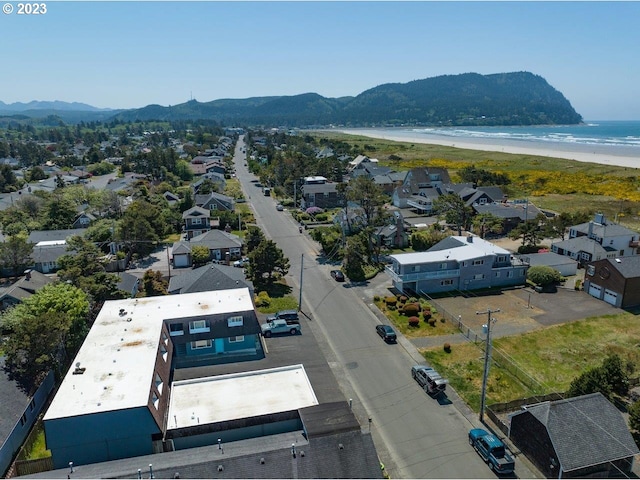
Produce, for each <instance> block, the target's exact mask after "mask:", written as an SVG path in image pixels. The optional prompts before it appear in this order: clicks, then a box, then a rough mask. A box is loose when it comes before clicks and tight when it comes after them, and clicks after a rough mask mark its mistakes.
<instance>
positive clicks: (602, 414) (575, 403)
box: [527, 392, 640, 472]
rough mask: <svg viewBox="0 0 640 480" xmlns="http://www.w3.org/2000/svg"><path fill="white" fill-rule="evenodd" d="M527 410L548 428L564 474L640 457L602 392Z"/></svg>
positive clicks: (622, 421)
mask: <svg viewBox="0 0 640 480" xmlns="http://www.w3.org/2000/svg"><path fill="white" fill-rule="evenodd" d="M527 410H528V411H529V412H531V414H532V415H533V416H535V417H536V418H537V419H538V420H539V421H540V423H542V424H543V425H544V426H545V427H546V428H547V431H548V432H549V437H550V438H551V442H552V443H553V446H554V449H555V451H556V453H557V454H558V460H559V461H560V464H561V466H562V469H563V471H565V472H569V471H572V470H576V469H579V468H584V467H588V466H591V465H598V464H601V463H606V462H610V461H613V460H618V459H621V458H627V457H630V456H633V455H637V454H638V453H640V450H638V447H637V446H636V444H635V442H634V441H633V437H632V436H631V433H629V429H628V428H627V424H626V422H625V421H624V418H623V417H622V414H621V413H620V412H619V411H618V410H617V409H616V407H614V406H613V404H611V402H609V401H608V400H607V399H606V398H605V397H604V396H603V395H602V394H601V393H599V392H598V393H592V394H590V395H583V396H580V397H574V398H568V399H565V400H560V401H557V402H544V403H541V404H538V405H533V406H530V407H527Z"/></svg>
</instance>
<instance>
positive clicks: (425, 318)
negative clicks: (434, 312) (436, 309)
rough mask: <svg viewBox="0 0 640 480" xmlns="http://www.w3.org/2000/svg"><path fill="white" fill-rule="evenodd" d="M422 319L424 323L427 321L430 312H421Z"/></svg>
mask: <svg viewBox="0 0 640 480" xmlns="http://www.w3.org/2000/svg"><path fill="white" fill-rule="evenodd" d="M422 318H424V321H425V322H426V321H428V320H429V319H430V318H431V310H425V311H424V312H422Z"/></svg>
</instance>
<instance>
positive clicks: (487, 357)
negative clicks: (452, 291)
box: [476, 308, 500, 423]
mask: <svg viewBox="0 0 640 480" xmlns="http://www.w3.org/2000/svg"><path fill="white" fill-rule="evenodd" d="M499 311H500V309H499V308H498V309H496V310H491V309H490V308H487V310H486V311H484V312H476V315H484V314H485V313H486V314H487V338H486V345H485V348H484V373H483V375H482V394H481V396H480V423H484V405H485V397H486V394H487V378H488V377H489V360H490V358H491V322H495V318H491V314H492V313H497V312H499ZM483 328H484V325H483Z"/></svg>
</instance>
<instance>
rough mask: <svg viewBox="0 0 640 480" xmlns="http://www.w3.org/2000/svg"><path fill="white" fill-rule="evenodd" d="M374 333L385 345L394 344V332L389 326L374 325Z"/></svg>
mask: <svg viewBox="0 0 640 480" xmlns="http://www.w3.org/2000/svg"><path fill="white" fill-rule="evenodd" d="M376 332H378V335H380V337H381V338H382V339H383V340H384V341H385V342H387V343H396V341H397V340H398V338H397V337H396V332H395V331H394V330H393V328H391V327H390V326H389V325H376Z"/></svg>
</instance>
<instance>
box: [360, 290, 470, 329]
mask: <svg viewBox="0 0 640 480" xmlns="http://www.w3.org/2000/svg"><path fill="white" fill-rule="evenodd" d="M386 298H387V297H377V296H376V297H374V299H373V302H374V303H375V305H376V306H377V307H378V309H379V310H380V311H381V312H382V313H383V314H384V315H385V316H386V317H387V318H388V319H389V320H390V321H391V322H392V323H393V324H394V325H395V327H396V328H397V329H398V331H399V332H401V333H402V334H403V335H404V336H405V337H407V338H418V337H427V336H439V335H449V334H452V333H457V332H458V329H457V328H456V327H455V326H454V325H452V324H451V322H446V321H445V320H444V318H443V317H442V316H441V315H439V314H438V311H437V310H436V308H435V307H434V306H432V305H430V304H429V303H428V302H427V301H425V300H423V299H421V300H420V301H418V300H417V299H415V298H406V297H404V298H406V300H405V301H404V302H403V301H402V299H400V300H397V299H396V300H397V303H396V304H391V305H390V304H389V303H390V302H389V301H387V300H386ZM391 303H393V302H391ZM408 303H419V304H420V307H419V308H420V310H419V311H418V312H417V318H418V319H419V322H418V323H417V324H413V325H411V324H410V323H409V319H410V318H411V315H407V314H405V313H404V309H403V307H404V306H405V305H406V304H408ZM425 312H430V317H429V315H428V314H427V316H426V317H425Z"/></svg>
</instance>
